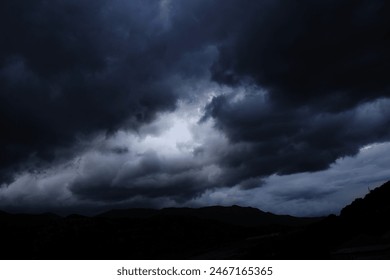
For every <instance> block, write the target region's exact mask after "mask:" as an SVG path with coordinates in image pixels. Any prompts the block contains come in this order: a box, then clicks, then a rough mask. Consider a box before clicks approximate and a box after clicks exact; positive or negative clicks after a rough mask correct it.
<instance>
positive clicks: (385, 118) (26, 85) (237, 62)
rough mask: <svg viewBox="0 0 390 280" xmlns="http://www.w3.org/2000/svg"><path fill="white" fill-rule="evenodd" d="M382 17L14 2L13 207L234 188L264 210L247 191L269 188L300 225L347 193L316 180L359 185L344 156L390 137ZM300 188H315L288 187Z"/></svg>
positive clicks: (4, 198) (178, 199) (360, 4)
mask: <svg viewBox="0 0 390 280" xmlns="http://www.w3.org/2000/svg"><path fill="white" fill-rule="evenodd" d="M384 11H385V8H384V1H379V0H378V1H364V0H362V1H349V0H346V1H317V2H316V3H313V2H312V1H306V0H305V1H300V2H299V3H298V2H289V3H286V2H284V1H267V0H265V1H240V2H238V1H230V0H228V1H223V3H222V2H221V1H206V0H202V1H124V0H114V1H103V0H98V1H83V2H80V1H73V0H72V1H59V0H54V1H49V2H48V1H40V0H38V1H34V2H31V1H22V0H18V1H12V3H11V2H4V3H1V4H0V23H1V24H0V32H1V34H2V35H1V36H2V42H3V44H1V46H0V130H1V132H2V137H1V138H0V145H1V146H2V147H3V152H2V154H1V158H0V184H1V185H2V188H1V200H0V201H1V203H2V204H3V205H8V206H7V207H8V208H9V209H18V207H16V206H15V205H16V204H15V202H16V201H18V203H20V205H21V206H20V209H21V210H22V209H30V210H32V209H35V210H36V211H37V210H38V209H45V207H46V208H47V209H56V211H59V212H61V211H65V210H61V209H74V210H75V211H76V210H79V211H97V210H99V209H103V208H104V209H105V208H110V207H126V206H153V207H161V206H172V205H190V204H191V203H194V204H196V203H198V204H205V203H207V201H214V202H216V203H218V199H214V198H215V196H219V197H220V198H221V197H224V196H223V194H222V193H221V192H222V190H223V191H224V192H225V193H226V196H229V194H233V193H235V194H237V195H240V196H239V197H240V199H241V198H242V199H241V200H240V199H238V198H237V199H238V201H241V202H242V203H244V204H245V200H244V198H245V199H247V201H248V202H249V201H251V202H252V203H253V205H259V206H262V205H265V207H266V206H267V205H269V203H268V204H267V202H266V201H262V202H258V201H257V202H256V200H254V199H252V198H251V197H248V196H245V195H244V194H245V193H252V194H253V195H255V194H256V195H263V194H264V193H262V190H269V191H267V193H266V194H265V197H267V198H268V199H269V201H273V202H277V201H278V199H279V202H280V203H285V205H287V206H283V209H284V210H285V211H286V212H289V211H290V212H294V211H295V212H294V213H298V214H302V213H303V212H302V211H301V210H297V209H299V206H297V205H298V204H297V203H303V204H304V203H309V202H310V203H311V202H313V203H314V204H315V203H316V202H315V201H317V199H316V198H323V199H324V200H323V201H325V199H328V198H332V197H335V196H336V195H341V196H342V194H340V192H339V191H338V189H337V188H335V187H334V186H331V185H330V186H325V185H324V184H323V185H321V187H318V188H317V187H316V186H315V184H316V182H319V181H321V180H323V181H326V180H325V179H324V178H322V177H321V179H319V177H318V176H319V175H318V174H327V176H330V177H331V178H332V174H330V173H318V172H321V171H322V170H335V168H336V169H337V168H339V170H340V172H341V171H342V173H340V174H349V172H348V171H347V168H348V167H350V168H352V169H353V166H351V165H348V164H346V165H342V166H341V165H338V164H337V162H338V161H339V160H340V159H341V158H350V159H353V158H354V156H355V159H356V160H357V161H358V160H359V159H360V158H361V154H362V153H363V152H362V150H361V149H362V147H364V146H367V145H370V144H373V143H381V142H382V143H386V142H388V141H389V140H390V132H389V131H388V129H387V128H388V127H389V126H390V114H389V110H388V109H387V108H389V105H390V104H389V103H390V101H389V100H390V99H389V97H390V87H389V85H390V84H389V81H388V78H387V75H386V74H387V73H388V72H389V65H390V56H389V52H388V49H390V48H389V40H388V39H389V26H390V24H389V19H388V17H385V12H384ZM383 153H384V154H386V155H387V153H386V152H385V151H384V150H383ZM377 156H378V158H379V157H381V154H377ZM379 161H380V159H378V162H379ZM335 163H336V165H334V164H335ZM351 164H352V163H351ZM352 165H353V164H352ZM335 166H336V167H335ZM375 168H377V170H378V172H379V171H380V170H382V167H380V166H376V167H375ZM367 170H370V168H369V167H367ZM371 171H372V174H376V173H375V172H373V170H371ZM322 172H326V171H322ZM363 173H364V174H365V171H364V172H363ZM302 174H303V175H302ZM294 175H297V176H298V177H299V176H304V177H305V178H314V179H313V180H310V179H307V181H305V182H302V184H304V185H305V186H308V185H309V183H310V184H312V185H313V186H312V187H310V189H309V187H307V188H306V187H305V188H302V189H299V188H298V187H297V189H294V186H293V187H292V188H291V187H288V186H287V185H289V183H288V182H286V181H283V180H284V179H275V178H295V177H289V176H294ZM324 176H325V175H324ZM340 176H341V175H340ZM346 176H347V175H346ZM298 177H296V178H298ZM373 177H375V176H374V175H373ZM299 178H303V177H299ZM273 180H276V181H278V180H280V184H283V187H282V188H279V187H277V186H276V183H274V184H273V183H272V184H271V183H270V182H276V181H273ZM297 180H298V179H297ZM366 180H367V182H368V183H370V182H374V181H375V182H376V181H379V180H377V178H376V177H375V178H373V179H372V180H370V179H369V178H368V177H367V178H366ZM295 182H301V181H300V179H299V180H298V181H295ZM345 183H346V184H347V183H349V184H351V185H354V184H355V183H354V182H352V181H348V180H347V181H345ZM362 184H363V183H361V184H360V183H359V184H358V183H356V185H359V186H361V185H362ZM271 185H272V188H271V187H269V186H271ZM23 186H24V187H23ZM359 188H360V187H359ZM271 189H273V190H275V192H272V191H271ZM42 190H46V191H45V192H42ZM351 193H352V191H351ZM207 195H209V196H210V197H209V198H207V197H205V196H207ZM213 197H214V198H213ZM234 201H235V199H232V198H231V197H230V198H229V199H227V200H226V203H230V202H232V203H233V202H234ZM292 201H293V202H294V203H292ZM297 201H298V202H297ZM337 201H339V202H340V201H344V200H337ZM220 202H221V201H220ZM222 202H223V201H222ZM222 202H221V203H222ZM38 204H40V205H42V206H38ZM314 204H313V205H314ZM45 205H46V206H45ZM315 205H317V206H318V205H319V204H315ZM317 206H316V207H317ZM288 207H291V209H292V210H288V209H287V208H288ZM332 207H335V208H333V209H336V208H337V207H338V204H337V205H336V204H334V205H333V206H332ZM325 208H326V207H325ZM325 208H324V206H318V209H317V210H313V213H322V212H323V213H325V212H326V211H328V212H329V211H330V210H329V209H330V208H329V209H328V208H326V209H328V210H326V209H325ZM88 209H89V210H88ZM272 209H273V210H275V209H274V208H272ZM294 209H295V210H294ZM321 209H322V210H321ZM324 209H325V210H324ZM66 211H68V210H66ZM300 211H301V212H300ZM321 211H322V212H321Z"/></svg>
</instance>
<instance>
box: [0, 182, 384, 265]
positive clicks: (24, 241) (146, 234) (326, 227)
mask: <svg viewBox="0 0 390 280" xmlns="http://www.w3.org/2000/svg"><path fill="white" fill-rule="evenodd" d="M389 202H390V182H387V183H385V184H383V185H382V186H380V187H378V188H375V189H373V190H371V191H370V192H369V193H368V194H367V195H366V196H365V197H364V198H358V199H356V200H354V201H353V202H352V203H351V204H349V205H347V206H346V207H344V208H343V210H342V211H341V213H340V215H339V216H336V215H330V216H328V217H326V218H322V219H318V218H298V217H292V216H288V215H275V214H272V213H269V212H264V211H261V210H259V209H257V208H253V207H240V206H237V205H233V206H208V207H201V208H189V207H185V208H164V209H148V208H136V209H116V210H110V211H106V212H104V213H101V214H99V215H96V216H93V217H89V216H82V215H79V214H72V215H68V216H66V217H61V216H58V215H55V214H51V213H42V214H37V215H34V214H9V213H6V212H4V211H0V225H1V231H0V237H1V238H2V240H3V243H2V248H1V250H0V258H1V259H213V258H215V259H332V258H333V259H356V258H360V259H390V224H389V222H388V221H389V220H390V209H389V204H390V203H389Z"/></svg>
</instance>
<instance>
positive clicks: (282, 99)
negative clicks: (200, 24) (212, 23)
mask: <svg viewBox="0 0 390 280" xmlns="http://www.w3.org/2000/svg"><path fill="white" fill-rule="evenodd" d="M242 21H243V22H242V23H241V26H240V27H239V28H238V30H237V31H236V33H235V34H234V35H231V39H230V40H229V41H228V42H227V43H226V44H224V45H222V46H221V48H220V51H221V53H220V57H219V60H218V62H217V63H215V65H214V67H213V70H214V78H215V80H217V81H220V82H225V83H230V84H240V83H241V82H242V80H243V78H247V79H251V80H253V81H254V82H256V83H257V84H259V85H261V86H262V87H263V88H266V89H267V90H269V91H270V92H271V94H270V98H271V100H272V101H273V102H276V103H277V104H278V105H284V106H287V107H288V106H315V107H316V109H317V110H321V111H338V110H343V109H345V108H350V107H351V106H355V105H356V104H359V103H360V102H363V101H369V100H373V99H376V98H378V97H383V96H389V95H390V88H389V82H388V78H387V73H388V72H389V71H390V53H389V51H388V50H389V48H390V38H389V32H390V19H389V17H388V16H387V9H386V7H385V1H368V0H359V1H349V0H345V1H309V0H304V1H287V2H286V1H257V5H256V6H254V7H252V10H248V11H247V14H246V17H245V18H243V19H242Z"/></svg>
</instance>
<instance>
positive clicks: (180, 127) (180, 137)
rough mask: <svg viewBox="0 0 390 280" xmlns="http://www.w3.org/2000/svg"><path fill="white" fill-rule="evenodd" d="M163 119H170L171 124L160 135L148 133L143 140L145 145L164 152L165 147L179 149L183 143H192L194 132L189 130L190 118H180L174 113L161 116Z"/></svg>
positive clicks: (171, 149) (173, 149) (172, 149)
mask: <svg viewBox="0 0 390 280" xmlns="http://www.w3.org/2000/svg"><path fill="white" fill-rule="evenodd" d="M160 118H162V119H168V120H169V122H170V124H171V126H170V127H169V128H168V129H167V130H166V131H163V132H162V133H161V134H159V135H147V136H146V137H145V139H143V141H141V142H142V143H143V145H144V146H146V147H150V148H152V149H154V150H156V152H164V149H169V150H170V151H173V152H174V151H176V152H177V151H178V150H179V149H180V146H181V144H182V145H183V144H186V143H190V141H191V140H192V134H191V132H190V130H189V125H191V124H190V120H188V119H180V118H179V117H177V116H175V115H174V114H173V113H171V114H165V115H162V116H160Z"/></svg>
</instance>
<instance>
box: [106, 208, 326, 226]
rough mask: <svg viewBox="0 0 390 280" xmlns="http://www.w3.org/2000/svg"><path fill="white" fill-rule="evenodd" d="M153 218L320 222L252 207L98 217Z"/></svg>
mask: <svg viewBox="0 0 390 280" xmlns="http://www.w3.org/2000/svg"><path fill="white" fill-rule="evenodd" d="M153 216H185V217H197V218H201V219H208V220H215V221H219V222H223V223H227V224H232V225H238V226H250V227H257V226H269V225H282V226H301V225H306V224H310V223H313V222H315V221H318V220H320V219H319V218H297V217H293V216H288V215H275V214H272V213H269V212H263V211H261V210H259V209H256V208H252V207H240V206H236V205H234V206H231V207H223V206H210V207H203V208H164V209H161V210H153V209H122V210H111V211H108V212H106V213H103V214H100V215H99V217H106V218H137V219H141V218H147V217H153Z"/></svg>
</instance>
